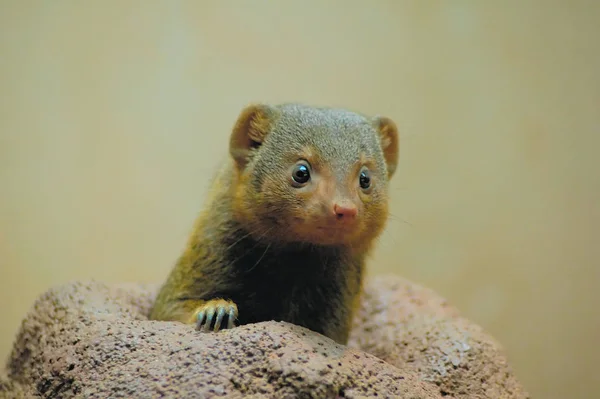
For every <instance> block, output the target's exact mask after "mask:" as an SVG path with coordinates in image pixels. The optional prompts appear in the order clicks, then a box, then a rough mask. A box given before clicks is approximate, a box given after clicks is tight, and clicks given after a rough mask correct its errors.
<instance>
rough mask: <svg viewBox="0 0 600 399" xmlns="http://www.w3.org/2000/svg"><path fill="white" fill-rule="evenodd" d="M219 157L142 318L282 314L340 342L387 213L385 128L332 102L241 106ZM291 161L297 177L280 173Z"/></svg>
mask: <svg viewBox="0 0 600 399" xmlns="http://www.w3.org/2000/svg"><path fill="white" fill-rule="evenodd" d="M229 153H230V159H229V160H228V162H226V163H225V165H224V166H223V168H222V169H221V170H220V172H219V173H218V175H217V176H216V178H215V181H214V184H213V187H212V192H211V194H210V196H209V198H208V201H207V202H208V203H207V206H206V208H205V209H204V210H203V211H202V212H201V214H200V216H199V217H198V219H197V221H196V225H195V228H194V232H193V234H192V235H191V237H190V240H189V242H188V245H187V248H186V250H185V251H184V253H183V254H182V255H181V257H180V258H179V260H178V262H177V264H176V265H175V267H174V268H173V270H172V272H171V273H170V275H169V277H168V279H167V281H166V282H165V284H164V285H163V287H162V289H161V291H160V293H159V295H158V297H157V299H156V302H155V304H154V307H153V309H152V312H151V318H153V319H157V320H177V321H181V322H184V323H190V324H196V325H197V326H198V327H200V326H202V328H203V329H204V330H208V329H212V330H215V331H216V330H219V329H222V328H226V327H231V323H233V321H235V322H237V323H238V324H245V323H252V322H258V321H266V320H283V321H288V322H291V323H294V324H298V325H302V326H305V327H307V328H310V329H313V330H315V331H317V332H320V333H322V334H325V335H327V336H329V337H330V338H332V339H334V340H336V341H338V342H340V343H345V342H346V340H347V337H348V330H349V328H350V324H351V320H352V316H353V314H354V309H355V308H356V306H357V304H358V300H359V297H360V292H361V289H362V288H361V287H362V280H363V273H364V263H365V258H366V256H367V255H368V253H369V252H370V250H371V248H372V246H373V243H374V241H375V239H376V238H377V237H378V236H379V235H380V234H381V232H382V230H383V229H384V227H385V223H386V220H387V218H388V194H387V186H388V180H389V179H390V178H391V177H392V175H393V174H394V172H395V170H396V165H397V162H398V132H397V128H396V125H395V124H394V123H393V122H392V121H391V120H390V119H389V118H385V117H374V118H372V117H371V118H370V117H366V116H363V115H360V114H357V113H354V112H351V111H347V110H342V109H333V108H324V107H310V106H306V105H300V104H282V105H277V106H272V105H265V104H258V105H251V106H248V107H247V108H245V109H244V110H243V111H242V112H241V113H240V115H239V117H238V119H237V121H236V123H235V125H234V127H233V130H232V133H231V137H230V144H229ZM297 162H302V163H303V164H305V165H308V169H309V171H310V180H309V181H308V182H307V183H305V184H303V185H299V184H298V183H297V182H294V181H293V180H292V174H293V171H294V167H295V166H296V165H298V163H297ZM364 168H367V170H366V171H365V169H364ZM361 171H365V173H368V174H369V176H370V182H371V186H370V187H368V188H364V187H362V188H361V186H360V185H359V176H360V174H361ZM199 318H200V319H199ZM234 319H235V320H234Z"/></svg>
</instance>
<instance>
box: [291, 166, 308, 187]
mask: <svg viewBox="0 0 600 399" xmlns="http://www.w3.org/2000/svg"><path fill="white" fill-rule="evenodd" d="M292 179H293V180H294V182H295V183H297V184H296V185H297V186H299V185H304V184H306V183H308V181H309V180H310V171H309V170H308V166H307V165H305V164H303V163H300V164H298V165H296V166H294V170H293V171H292Z"/></svg>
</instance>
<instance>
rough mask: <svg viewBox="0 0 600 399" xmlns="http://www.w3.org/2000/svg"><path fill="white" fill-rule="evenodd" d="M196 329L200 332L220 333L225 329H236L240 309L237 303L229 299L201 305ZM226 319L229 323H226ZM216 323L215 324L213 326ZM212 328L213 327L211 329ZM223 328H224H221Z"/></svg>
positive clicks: (198, 309)
mask: <svg viewBox="0 0 600 399" xmlns="http://www.w3.org/2000/svg"><path fill="white" fill-rule="evenodd" d="M194 315H195V319H196V328H197V329H198V330H200V331H204V332H209V331H210V330H213V331H219V330H220V329H224V328H233V327H235V320H236V318H237V316H238V308H237V305H236V304H235V303H233V302H232V301H230V300H227V299H211V300H209V301H206V302H204V303H203V304H202V305H200V306H199V307H198V308H197V309H196V311H195V313H194ZM225 319H227V321H226V322H225ZM213 322H214V324H213ZM211 326H212V327H211ZM221 326H223V328H221Z"/></svg>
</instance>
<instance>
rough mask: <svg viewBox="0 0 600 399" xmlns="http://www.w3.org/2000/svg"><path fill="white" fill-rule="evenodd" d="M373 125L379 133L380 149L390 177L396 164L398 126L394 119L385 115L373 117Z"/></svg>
mask: <svg viewBox="0 0 600 399" xmlns="http://www.w3.org/2000/svg"><path fill="white" fill-rule="evenodd" d="M374 125H375V129H377V131H378V133H379V138H380V141H381V149H382V150H383V156H384V158H385V162H386V164H387V170H388V178H391V177H392V176H393V175H394V172H395V171H396V166H397V165H398V146H399V144H398V141H399V138H398V128H397V127H396V124H395V123H394V121H392V120H391V119H390V118H386V117H385V116H378V117H376V118H374Z"/></svg>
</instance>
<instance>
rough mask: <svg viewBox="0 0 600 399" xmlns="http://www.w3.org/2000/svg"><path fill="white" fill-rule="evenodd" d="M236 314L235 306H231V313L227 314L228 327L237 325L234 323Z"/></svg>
mask: <svg viewBox="0 0 600 399" xmlns="http://www.w3.org/2000/svg"><path fill="white" fill-rule="evenodd" d="M235 316H236V311H235V308H234V307H233V306H231V307H230V308H229V313H228V314H227V328H233V327H235V324H234V321H235Z"/></svg>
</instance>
